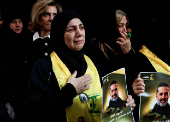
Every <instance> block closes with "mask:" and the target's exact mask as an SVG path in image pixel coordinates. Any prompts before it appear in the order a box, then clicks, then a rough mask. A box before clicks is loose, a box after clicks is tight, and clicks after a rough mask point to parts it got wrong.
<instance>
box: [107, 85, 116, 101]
mask: <svg viewBox="0 0 170 122" xmlns="http://www.w3.org/2000/svg"><path fill="white" fill-rule="evenodd" d="M109 93H110V96H111V97H112V98H113V99H117V98H118V87H117V84H113V85H111V86H110V92H109Z"/></svg>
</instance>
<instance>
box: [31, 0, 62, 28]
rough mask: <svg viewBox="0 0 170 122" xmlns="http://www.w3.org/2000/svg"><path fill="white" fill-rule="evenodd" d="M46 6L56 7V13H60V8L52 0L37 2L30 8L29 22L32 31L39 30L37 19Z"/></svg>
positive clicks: (39, 0)
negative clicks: (30, 22)
mask: <svg viewBox="0 0 170 122" xmlns="http://www.w3.org/2000/svg"><path fill="white" fill-rule="evenodd" d="M48 6H56V8H57V13H60V12H61V11H62V7H61V5H60V4H59V3H56V2H55V1H54V0H38V1H37V2H36V3H35V4H34V5H33V7H32V12H31V21H32V25H33V29H34V31H37V30H38V29H39V18H40V15H41V14H42V13H44V12H45V11H46V9H47V7H48Z"/></svg>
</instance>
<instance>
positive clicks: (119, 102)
mask: <svg viewBox="0 0 170 122" xmlns="http://www.w3.org/2000/svg"><path fill="white" fill-rule="evenodd" d="M125 103H126V101H123V100H122V99H121V98H120V97H118V99H117V100H116V101H111V100H110V102H109V107H113V108H117V107H120V108H121V106H126V104H125Z"/></svg>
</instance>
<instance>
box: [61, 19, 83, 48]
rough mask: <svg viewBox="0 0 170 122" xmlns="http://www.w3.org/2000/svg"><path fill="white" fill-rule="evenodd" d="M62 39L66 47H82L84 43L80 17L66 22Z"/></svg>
mask: <svg viewBox="0 0 170 122" xmlns="http://www.w3.org/2000/svg"><path fill="white" fill-rule="evenodd" d="M64 39H65V43H66V45H67V47H69V48H70V49H72V50H75V51H79V50H81V49H82V48H83V46H84V43H85V29H84V25H83V23H82V22H81V21H80V19H78V18H74V19H72V20H71V21H70V22H69V23H68V25H67V27H66V31H65V34H64Z"/></svg>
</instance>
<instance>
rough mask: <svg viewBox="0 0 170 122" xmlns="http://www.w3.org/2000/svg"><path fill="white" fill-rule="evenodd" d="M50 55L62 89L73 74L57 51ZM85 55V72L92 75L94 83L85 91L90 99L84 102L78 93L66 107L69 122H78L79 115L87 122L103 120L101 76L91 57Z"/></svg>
mask: <svg viewBox="0 0 170 122" xmlns="http://www.w3.org/2000/svg"><path fill="white" fill-rule="evenodd" d="M50 56H51V61H52V69H53V71H54V73H55V76H56V78H57V81H58V84H59V87H60V89H62V88H63V87H64V86H65V85H66V84H67V80H68V78H69V77H70V76H71V73H70V71H69V69H68V68H67V67H66V65H65V64H64V63H63V62H62V61H61V60H60V58H59V57H58V56H57V54H56V53H55V52H52V53H51V55H50ZM84 57H85V60H86V62H87V66H88V67H87V70H86V73H85V74H90V75H91V76H92V83H90V84H89V85H90V88H89V89H87V90H85V91H84V93H86V94H87V95H88V98H89V101H88V102H86V103H82V102H81V101H80V98H79V95H77V96H76V97H75V98H74V99H73V104H72V105H71V106H70V107H67V108H66V109H65V110H66V116H67V122H77V121H78V118H79V117H84V119H85V122H101V121H102V118H101V113H102V89H101V84H100V78H99V75H98V71H97V69H96V67H95V66H94V64H93V62H92V61H91V59H90V58H89V57H87V56H86V55H84ZM68 92H69V91H68Z"/></svg>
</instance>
